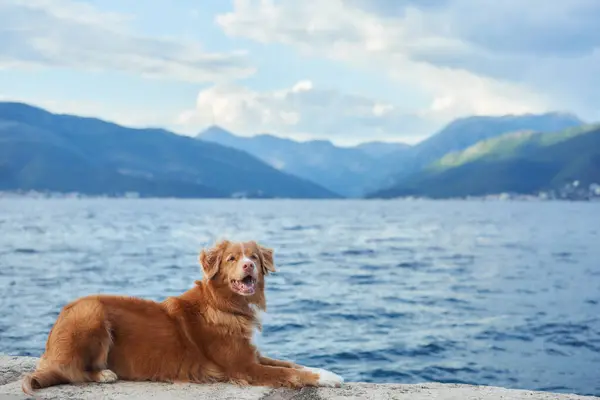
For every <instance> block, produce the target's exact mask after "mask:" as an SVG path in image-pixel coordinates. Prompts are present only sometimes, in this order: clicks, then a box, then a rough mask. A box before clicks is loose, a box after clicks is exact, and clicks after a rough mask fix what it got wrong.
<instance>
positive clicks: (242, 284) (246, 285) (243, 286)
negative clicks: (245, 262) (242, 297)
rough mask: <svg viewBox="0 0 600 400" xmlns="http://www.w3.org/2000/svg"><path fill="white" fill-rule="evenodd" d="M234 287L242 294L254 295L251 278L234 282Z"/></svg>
mask: <svg viewBox="0 0 600 400" xmlns="http://www.w3.org/2000/svg"><path fill="white" fill-rule="evenodd" d="M236 287H237V289H238V290H239V291H240V292H243V293H254V282H252V278H251V277H246V278H244V279H243V280H241V281H237V282H236Z"/></svg>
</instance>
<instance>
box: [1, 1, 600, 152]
mask: <svg viewBox="0 0 600 400" xmlns="http://www.w3.org/2000/svg"><path fill="white" fill-rule="evenodd" d="M142 4H144V5H142ZM598 20H600V2H599V1H597V0H569V1H567V0H563V1H560V2H559V1H558V0H557V1H556V2H554V3H552V2H548V1H542V0H528V1H526V2H524V1H520V0H504V1H502V2H498V1H492V0H477V1H475V0H326V1H325V0H319V1H317V0H303V1H298V0H235V1H230V0H203V1H189V0H178V1H177V2H173V1H166V0H154V1H152V2H150V1H149V2H140V1H138V0H135V1H134V0H102V1H100V0H88V1H72V0H0V99H2V100H18V101H25V102H28V103H31V104H35V105H39V106H42V107H45V108H47V109H49V110H51V111H55V112H64V113H74V114H79V115H88V116H96V117H100V118H104V119H107V120H111V121H115V122H117V123H121V124H124V125H128V126H162V127H166V128H168V129H171V130H173V131H175V132H178V133H182V134H195V133H197V132H199V131H200V130H202V129H204V128H205V127H207V126H208V125H210V124H211V123H212V122H213V121H215V122H216V123H217V124H219V125H221V126H223V127H225V128H226V129H229V130H231V131H233V132H235V133H238V134H242V135H251V134H255V133H260V132H270V133H274V134H277V135H279V136H284V137H291V138H295V139H298V140H305V139H313V138H319V139H329V140H332V141H334V142H336V143H339V144H354V143H358V142H363V141H369V140H387V141H405V142H410V143H414V142H417V141H419V140H422V139H423V138H425V137H427V136H428V135H430V134H432V133H434V132H435V131H436V130H437V129H439V128H440V127H441V126H443V125H444V124H445V123H447V122H449V121H451V120H452V119H454V118H458V117H463V116H468V115H503V114H520V113H528V112H534V113H539V112H547V111H564V112H572V113H575V114H577V115H578V116H580V117H581V118H583V119H585V120H587V121H596V120H600V107H598V105H599V102H600V91H598V90H597V88H598V87H600V73H599V72H600V29H597V21H598Z"/></svg>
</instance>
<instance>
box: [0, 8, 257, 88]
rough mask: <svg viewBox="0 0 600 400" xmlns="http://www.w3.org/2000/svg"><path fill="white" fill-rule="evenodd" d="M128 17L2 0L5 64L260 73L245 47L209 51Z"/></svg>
mask: <svg viewBox="0 0 600 400" xmlns="http://www.w3.org/2000/svg"><path fill="white" fill-rule="evenodd" d="M128 20H129V17H127V16H123V15H119V14H111V13H103V12H100V11H98V10H97V9H95V8H94V7H92V6H91V5H89V4H86V3H81V2H77V1H72V0H2V1H1V2H0V49H1V50H0V68H11V67H15V66H20V67H23V66H30V67H66V68H77V69H84V70H113V71H120V72H128V73H132V74H139V75H142V76H146V77H151V78H167V79H173V80H180V81H188V82H214V81H224V80H229V79H232V78H240V77H245V76H248V75H251V74H252V73H254V69H253V68H252V67H250V66H249V64H248V59H247V55H246V54H245V53H244V52H240V51H238V52H230V53H209V52H206V51H204V50H203V49H202V48H201V46H200V45H199V44H198V43H196V42H185V41H182V40H174V39H163V38H154V37H144V36H140V35H136V34H135V33H133V32H131V31H130V30H129V29H128V25H127V22H128Z"/></svg>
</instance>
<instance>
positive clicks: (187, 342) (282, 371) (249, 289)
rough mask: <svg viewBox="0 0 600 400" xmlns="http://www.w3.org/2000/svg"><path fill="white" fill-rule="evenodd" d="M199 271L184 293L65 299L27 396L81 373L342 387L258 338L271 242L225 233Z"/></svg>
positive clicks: (26, 381)
mask: <svg viewBox="0 0 600 400" xmlns="http://www.w3.org/2000/svg"><path fill="white" fill-rule="evenodd" d="M199 261H200V264H201V266H202V269H203V277H202V280H196V281H195V282H194V285H193V287H192V288H191V289H189V290H188V291H186V292H185V293H183V294H181V295H179V296H176V297H175V296H174V297H168V298H166V299H165V300H164V301H162V302H160V303H159V302H154V301H150V300H144V299H140V298H135V297H126V296H112V295H92V296H87V297H82V298H79V299H77V300H75V301H73V302H71V303H69V304H67V305H66V306H65V307H64V308H63V309H62V310H61V312H60V314H59V316H58V317H57V320H56V322H55V324H54V325H53V327H52V328H51V330H50V333H49V335H48V340H47V342H46V349H45V351H44V354H43V355H42V357H41V358H40V361H39V363H38V366H37V368H36V370H35V371H34V372H33V373H30V374H28V375H26V376H25V377H24V378H23V383H22V389H23V391H24V392H25V393H26V394H28V395H33V392H34V391H35V390H38V389H42V388H45V387H49V386H53V385H59V384H66V383H81V382H99V383H111V382H115V381H117V380H119V379H121V380H129V381H160V382H192V383H215V382H231V383H235V384H239V385H255V386H270V387H275V388H278V387H288V388H301V387H304V386H313V387H315V386H324V387H340V386H341V385H342V383H343V381H344V380H343V378H342V377H340V376H339V375H337V374H335V373H333V372H330V371H327V370H324V369H319V368H310V367H304V366H301V365H297V364H295V363H292V362H290V361H282V360H275V359H271V358H268V357H265V356H264V355H262V354H261V353H260V352H259V351H258V349H257V348H256V346H255V345H254V344H253V343H252V334H253V333H254V331H255V330H261V328H262V327H261V323H260V319H259V316H258V312H259V311H260V310H263V311H266V308H267V305H266V299H265V277H266V276H267V275H268V274H269V273H272V272H276V269H275V265H274V258H273V250H272V249H270V248H267V247H264V246H262V245H260V244H258V243H256V242H254V241H251V242H231V241H229V240H222V241H220V242H217V243H216V244H215V245H214V246H213V247H212V248H210V249H203V250H202V251H201V252H200V257H199Z"/></svg>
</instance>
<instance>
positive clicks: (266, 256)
mask: <svg viewBox="0 0 600 400" xmlns="http://www.w3.org/2000/svg"><path fill="white" fill-rule="evenodd" d="M258 250H259V251H260V259H261V264H262V268H263V274H264V275H268V274H269V272H277V270H276V269H275V260H274V259H273V249H270V248H268V247H265V246H261V245H260V244H259V245H258Z"/></svg>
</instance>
